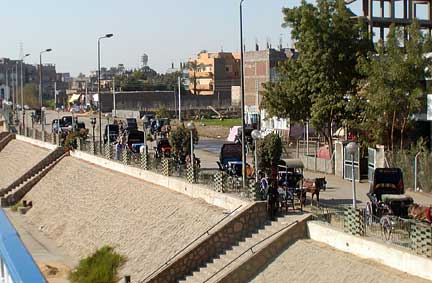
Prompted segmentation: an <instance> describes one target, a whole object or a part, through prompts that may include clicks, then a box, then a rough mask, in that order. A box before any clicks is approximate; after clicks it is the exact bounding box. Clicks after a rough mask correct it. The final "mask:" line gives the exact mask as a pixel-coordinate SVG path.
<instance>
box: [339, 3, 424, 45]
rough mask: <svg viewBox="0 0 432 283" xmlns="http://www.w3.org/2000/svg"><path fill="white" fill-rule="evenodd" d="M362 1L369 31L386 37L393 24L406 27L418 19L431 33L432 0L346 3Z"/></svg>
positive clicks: (380, 36)
mask: <svg viewBox="0 0 432 283" xmlns="http://www.w3.org/2000/svg"><path fill="white" fill-rule="evenodd" d="M356 1H362V3H361V4H362V12H363V15H362V16H360V17H362V18H363V19H364V20H365V21H366V22H367V24H368V27H369V31H370V32H374V33H375V34H376V35H378V36H379V38H380V39H384V37H385V35H384V31H385V29H388V28H389V27H390V25H391V24H395V25H396V26H403V27H406V26H408V25H410V24H411V23H412V20H413V19H417V20H418V22H419V24H420V28H421V29H422V30H424V31H427V32H429V34H430V33H431V29H432V5H431V2H432V0H345V3H346V4H352V3H354V2H356ZM371 34H372V33H371Z"/></svg>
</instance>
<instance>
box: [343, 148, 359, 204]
mask: <svg viewBox="0 0 432 283" xmlns="http://www.w3.org/2000/svg"><path fill="white" fill-rule="evenodd" d="M346 150H347V152H348V153H349V154H350V155H351V178H352V193H353V208H354V209H355V208H356V203H357V200H356V187H355V170H354V156H355V154H357V153H358V145H357V143H355V142H350V143H349V144H348V145H347V146H346Z"/></svg>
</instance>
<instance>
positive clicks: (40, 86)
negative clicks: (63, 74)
mask: <svg viewBox="0 0 432 283" xmlns="http://www.w3.org/2000/svg"><path fill="white" fill-rule="evenodd" d="M51 51H52V49H51V48H48V49H45V50H43V51H41V52H40V53H39V103H40V107H41V108H42V106H43V105H42V100H43V98H42V83H43V80H42V76H43V72H42V54H43V53H46V52H51Z"/></svg>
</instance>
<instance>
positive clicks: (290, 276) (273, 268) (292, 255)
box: [250, 240, 430, 283]
mask: <svg viewBox="0 0 432 283" xmlns="http://www.w3.org/2000/svg"><path fill="white" fill-rule="evenodd" d="M250 282H252V283H270V282H299V283H300V282H301V283H305V282H313V283H332V282H349V283H373V282H377V283H381V282H392V283H420V282H430V281H427V280H423V279H421V278H418V277H414V276H410V275H408V274H406V273H402V272H400V271H397V270H394V269H391V268H388V267H386V266H384V265H381V264H379V263H376V262H374V261H371V260H365V259H361V258H359V257H355V256H353V255H351V254H348V253H344V252H340V251H337V250H335V249H333V248H331V247H330V246H327V245H325V244H321V243H318V242H314V241H312V240H301V241H297V242H295V243H294V244H293V245H292V246H290V247H288V249H286V250H285V251H283V252H282V253H281V254H280V255H279V256H278V257H276V259H275V260H274V261H273V262H271V263H270V264H269V265H268V266H267V267H266V268H265V269H264V270H263V271H262V272H261V273H260V274H258V275H257V276H256V277H255V278H254V279H253V280H252V281H250Z"/></svg>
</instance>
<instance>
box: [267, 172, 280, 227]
mask: <svg viewBox="0 0 432 283" xmlns="http://www.w3.org/2000/svg"><path fill="white" fill-rule="evenodd" d="M278 200H279V192H278V184H277V180H276V179H271V180H270V184H269V187H268V197H267V211H268V214H269V217H270V220H272V221H274V220H276V215H277V212H278V209H279V203H278Z"/></svg>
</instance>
